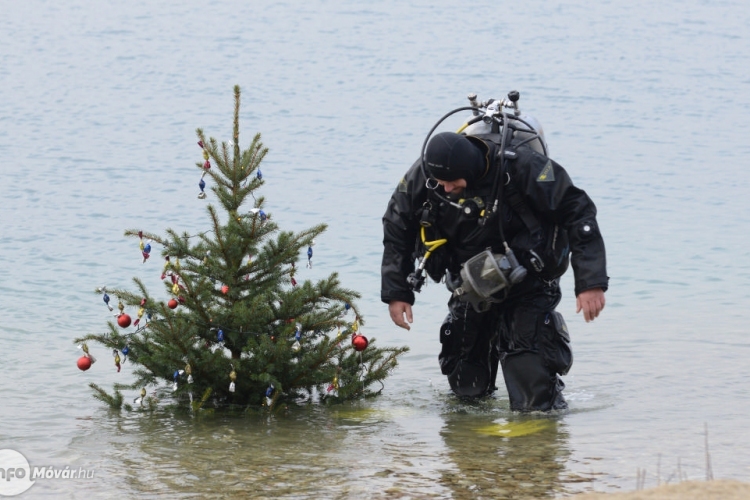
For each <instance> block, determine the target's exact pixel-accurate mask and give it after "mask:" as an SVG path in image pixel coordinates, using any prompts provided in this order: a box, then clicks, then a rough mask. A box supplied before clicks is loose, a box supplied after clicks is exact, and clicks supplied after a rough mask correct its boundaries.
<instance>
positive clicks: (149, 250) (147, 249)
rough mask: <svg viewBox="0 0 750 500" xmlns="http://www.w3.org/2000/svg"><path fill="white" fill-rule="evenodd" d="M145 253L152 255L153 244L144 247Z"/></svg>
mask: <svg viewBox="0 0 750 500" xmlns="http://www.w3.org/2000/svg"><path fill="white" fill-rule="evenodd" d="M143 253H145V254H149V253H151V243H146V246H145V247H143Z"/></svg>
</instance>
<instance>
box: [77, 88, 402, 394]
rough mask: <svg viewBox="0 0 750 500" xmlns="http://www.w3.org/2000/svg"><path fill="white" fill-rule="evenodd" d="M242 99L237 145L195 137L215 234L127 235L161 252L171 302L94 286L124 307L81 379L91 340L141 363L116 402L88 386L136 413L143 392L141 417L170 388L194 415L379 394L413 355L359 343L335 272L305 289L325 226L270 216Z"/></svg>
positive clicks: (351, 298) (352, 308)
mask: <svg viewBox="0 0 750 500" xmlns="http://www.w3.org/2000/svg"><path fill="white" fill-rule="evenodd" d="M234 100H235V106H234V124H233V136H232V141H231V142H230V143H226V142H222V143H219V142H218V141H217V140H216V139H214V138H209V139H207V138H206V137H205V136H204V133H203V131H202V130H201V129H198V130H197V135H198V145H199V146H200V147H201V149H202V153H203V158H202V160H201V161H200V162H198V163H197V164H196V166H197V167H198V168H199V169H200V170H201V180H200V183H199V187H200V194H199V196H198V197H199V198H206V192H205V191H204V188H205V187H206V180H208V181H209V182H211V183H212V186H211V188H210V190H211V191H212V192H213V194H214V195H215V197H216V200H217V202H218V206H214V205H212V204H209V205H208V208H207V212H208V219H209V227H208V228H207V230H206V231H205V232H202V233H198V234H192V235H191V234H188V233H183V234H178V233H177V232H176V231H173V230H171V229H169V230H167V231H166V235H165V236H159V235H157V234H152V233H148V232H146V231H141V230H136V229H134V230H128V231H126V232H125V235H126V236H128V237H133V238H138V239H139V240H140V248H141V252H142V256H143V262H144V263H146V262H147V261H148V259H149V258H151V245H152V244H154V245H157V246H158V247H160V248H161V253H162V257H163V258H164V267H163V269H160V271H161V279H162V280H163V281H164V283H165V291H166V296H167V297H169V299H168V300H167V299H165V297H164V294H163V293H162V294H160V295H159V296H153V295H151V294H150V293H149V291H148V290H147V289H146V286H145V285H144V283H143V281H142V280H141V279H139V278H133V282H134V283H135V288H136V290H135V291H131V290H127V289H122V288H118V289H107V288H100V289H97V293H99V294H101V295H102V298H103V300H104V302H105V303H106V304H107V306H108V307H109V308H110V310H114V307H112V306H111V305H110V302H111V301H113V300H116V301H117V304H118V305H117V308H118V313H117V315H116V316H115V318H116V320H115V321H110V322H108V330H107V332H106V333H97V334H88V335H85V336H83V337H81V338H77V339H75V342H76V343H78V344H79V345H80V346H81V347H82V348H83V350H84V354H83V356H82V357H81V358H80V359H79V363H78V366H79V368H81V369H82V370H86V369H88V368H89V367H90V366H91V363H92V362H93V361H94V359H93V356H92V355H91V354H90V353H89V349H88V344H89V343H96V344H100V345H102V346H104V347H105V348H107V349H108V350H110V351H111V352H112V354H113V356H114V362H115V366H116V368H117V370H118V371H119V370H120V366H121V364H122V363H129V364H132V365H134V366H135V368H134V370H133V375H134V377H135V380H134V381H133V382H132V383H128V384H115V387H114V390H113V393H108V392H107V391H105V390H104V389H102V388H101V387H99V386H98V385H96V384H94V383H92V384H90V386H91V388H92V389H93V394H94V396H95V397H96V398H98V399H100V400H102V401H104V402H106V403H108V404H109V405H110V406H112V407H114V408H121V407H123V406H125V407H126V408H128V409H132V406H131V405H130V404H129V403H124V396H123V394H122V391H123V390H128V389H129V390H135V391H139V392H140V397H139V398H136V399H135V400H134V401H135V403H134V404H135V405H136V408H139V407H141V406H144V407H149V406H153V405H154V401H155V398H153V397H147V394H149V389H147V388H157V389H158V388H159V387H164V382H167V385H166V388H167V390H166V391H165V392H167V393H170V390H169V389H171V394H172V397H173V399H174V401H175V402H177V403H178V404H180V405H188V404H191V405H192V407H193V408H194V409H198V408H201V407H207V406H208V405H213V406H217V407H237V406H239V407H253V406H258V407H260V406H263V405H265V406H267V407H268V408H273V407H275V406H278V405H279V403H281V402H285V403H286V402H290V401H321V402H331V401H335V402H337V401H344V400H350V399H357V398H364V397H369V396H372V395H376V394H378V393H379V392H380V391H382V389H383V387H384V386H383V383H382V381H383V379H385V378H386V377H387V376H388V374H389V372H390V371H391V370H392V369H393V368H394V367H395V366H396V364H397V357H398V356H399V355H400V354H402V353H403V352H405V351H406V350H407V348H406V347H398V348H378V347H376V346H375V345H374V344H375V343H374V341H373V340H374V339H370V340H369V341H368V339H367V338H366V337H365V336H364V335H362V334H361V330H360V326H361V325H362V324H363V323H364V322H363V320H362V317H361V316H360V314H359V312H358V308H357V305H356V303H355V300H356V299H358V298H360V295H359V294H358V293H357V292H355V291H353V290H350V289H347V288H344V287H343V286H342V285H341V283H340V281H339V278H338V275H337V273H335V272H334V273H332V274H331V275H330V276H328V278H326V279H323V280H320V281H318V282H311V281H309V280H306V281H304V282H301V283H298V282H297V281H296V279H295V272H296V269H297V267H296V264H297V262H298V260H299V258H300V254H301V253H303V252H304V251H305V249H307V266H310V267H311V266H312V247H313V245H314V240H315V238H316V237H317V236H319V235H320V234H321V233H322V232H323V231H324V230H325V229H326V225H325V224H319V225H316V226H314V227H311V228H309V229H307V230H304V231H301V232H298V233H294V232H289V231H282V230H280V228H279V227H278V226H277V225H276V224H275V223H274V222H273V221H272V218H271V214H266V213H265V212H264V211H263V207H264V201H265V200H264V198H263V197H262V196H259V195H256V192H257V191H258V190H259V188H260V187H261V186H262V185H263V184H264V180H263V177H262V175H261V170H260V164H261V162H262V161H263V158H264V157H265V156H266V154H267V152H268V149H267V148H265V147H264V146H263V144H262V142H261V136H260V134H256V135H255V137H254V138H253V140H252V142H251V143H250V145H249V147H248V148H247V149H244V150H241V149H240V142H239V139H240V137H239V111H240V89H239V87H235V88H234ZM157 272H158V271H157ZM134 311H135V313H134V316H131V314H133V312H134ZM129 313H130V314H129ZM152 393H153V392H152Z"/></svg>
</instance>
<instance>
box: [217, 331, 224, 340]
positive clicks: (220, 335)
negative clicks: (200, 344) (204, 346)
mask: <svg viewBox="0 0 750 500" xmlns="http://www.w3.org/2000/svg"><path fill="white" fill-rule="evenodd" d="M216 338H217V340H218V341H219V342H224V330H219V333H217V334H216Z"/></svg>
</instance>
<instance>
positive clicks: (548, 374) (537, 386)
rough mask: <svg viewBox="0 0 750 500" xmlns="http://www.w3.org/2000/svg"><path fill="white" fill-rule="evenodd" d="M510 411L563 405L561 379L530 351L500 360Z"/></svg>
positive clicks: (565, 406)
mask: <svg viewBox="0 0 750 500" xmlns="http://www.w3.org/2000/svg"><path fill="white" fill-rule="evenodd" d="M501 363H502V367H503V377H504V378H505V387H506V388H507V389H508V397H509V399H510V408H511V410H516V411H548V410H556V409H563V408H567V406H568V405H567V403H566V402H565V398H564V397H563V395H562V390H563V388H564V387H565V384H563V382H562V380H560V379H559V378H558V377H557V375H556V374H555V372H554V370H552V369H550V368H549V367H548V366H547V363H545V360H544V359H543V357H542V356H541V355H539V354H536V353H533V352H521V353H516V354H511V355H507V356H505V357H504V358H503V359H502V361H501Z"/></svg>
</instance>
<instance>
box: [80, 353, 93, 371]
mask: <svg viewBox="0 0 750 500" xmlns="http://www.w3.org/2000/svg"><path fill="white" fill-rule="evenodd" d="M89 368H91V358H89V357H88V356H81V357H80V358H78V369H79V370H81V371H82V372H85V371H86V370H88V369H89Z"/></svg>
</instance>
